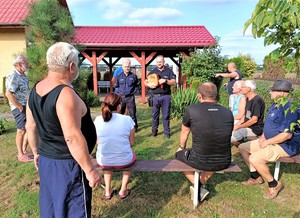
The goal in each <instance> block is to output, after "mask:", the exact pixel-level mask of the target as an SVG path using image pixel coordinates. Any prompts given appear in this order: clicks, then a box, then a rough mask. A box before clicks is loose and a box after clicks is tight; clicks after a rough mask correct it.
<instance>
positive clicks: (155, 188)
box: [0, 104, 300, 218]
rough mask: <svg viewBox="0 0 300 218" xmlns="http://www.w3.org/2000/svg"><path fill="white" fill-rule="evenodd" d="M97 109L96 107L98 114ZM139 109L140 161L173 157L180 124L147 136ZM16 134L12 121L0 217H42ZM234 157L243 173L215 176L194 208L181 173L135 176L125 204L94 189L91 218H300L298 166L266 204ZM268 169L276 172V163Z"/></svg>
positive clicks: (147, 123)
mask: <svg viewBox="0 0 300 218" xmlns="http://www.w3.org/2000/svg"><path fill="white" fill-rule="evenodd" d="M1 108H3V107H2V105H1ZM1 110H3V109H1ZM99 111H100V109H99V108H92V113H93V114H94V115H95V114H99ZM137 111H138V115H137V116H138V121H139V127H140V128H139V129H140V131H139V132H138V133H137V134H136V139H135V146H134V150H135V152H136V154H137V158H138V159H172V158H173V157H174V153H175V152H176V150H177V148H178V145H179V133H180V125H181V121H180V120H178V121H176V120H172V121H171V132H172V136H171V139H169V140H166V139H165V138H164V137H163V136H164V135H163V133H162V125H160V128H159V134H158V136H157V137H156V138H153V137H149V135H150V133H151V116H150V114H151V111H150V108H149V107H148V106H147V105H142V104H139V105H138V109H137ZM15 132H16V130H15V123H14V122H12V121H8V122H7V126H6V132H5V133H4V134H2V135H0V141H1V144H0V149H1V155H0V167H1V172H0V174H1V177H0V184H1V187H0V193H1V195H0V217H9V218H10V217H23V218H26V217H39V206H38V191H39V187H38V186H36V185H35V179H36V178H37V173H36V171H35V169H34V166H33V164H32V163H19V162H17V161H16V147H15ZM189 145H191V142H190V141H189ZM232 153H233V160H234V161H235V162H237V163H238V165H239V166H240V167H241V168H242V170H243V172H242V173H225V174H216V175H215V176H214V177H213V178H212V179H211V180H209V182H208V184H207V185H206V188H207V189H209V191H210V195H209V197H208V200H207V201H204V202H203V203H202V204H200V205H199V206H198V208H196V209H195V210H194V208H193V204H192V200H190V194H189V186H190V185H191V184H190V183H189V182H188V181H187V180H186V179H185V177H184V176H183V175H182V174H181V173H166V172H134V173H133V175H132V180H131V183H130V185H129V187H130V188H131V189H132V193H131V195H130V196H129V197H128V198H126V199H125V200H120V199H118V198H117V197H113V198H112V200H110V201H104V200H103V197H104V190H103V189H102V188H96V189H94V192H93V205H92V214H93V217H96V218H98V217H294V218H296V217H300V201H299V199H300V192H299V189H300V183H299V181H300V171H299V165H297V164H285V163H282V164H281V170H280V173H281V174H280V180H281V181H282V182H283V183H284V184H285V189H284V190H283V191H282V192H281V193H280V195H279V196H278V197H277V198H276V199H274V200H264V199H263V197H262V195H263V193H264V192H265V190H266V185H265V184H264V185H260V186H255V187H245V186H242V185H241V184H240V182H241V181H243V180H245V179H247V178H248V170H247V167H246V165H245V164H244V162H243V160H242V159H241V157H240V155H239V153H238V150H237V149H236V148H232ZM270 168H271V171H272V172H273V170H274V164H270ZM114 179H115V180H114V181H113V186H114V188H115V189H118V188H120V186H121V183H120V179H121V174H120V173H115V174H114Z"/></svg>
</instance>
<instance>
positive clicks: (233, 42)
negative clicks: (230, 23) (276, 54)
mask: <svg viewBox="0 0 300 218" xmlns="http://www.w3.org/2000/svg"><path fill="white" fill-rule="evenodd" d="M263 41H264V39H263V38H257V39H255V38H253V36H252V35H251V29H247V31H246V33H245V35H244V36H243V31H242V30H237V31H234V32H232V33H230V34H227V35H225V36H223V37H222V38H221V40H220V45H221V46H222V54H223V55H229V57H230V58H232V57H236V56H237V55H239V54H243V55H248V54H249V55H250V56H251V57H252V58H253V59H254V60H255V62H256V63H257V64H262V63H263V60H264V57H265V56H266V55H268V54H269V53H270V52H271V51H273V50H274V49H275V48H276V46H275V45H270V46H264V42H263Z"/></svg>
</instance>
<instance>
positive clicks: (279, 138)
mask: <svg viewBox="0 0 300 218" xmlns="http://www.w3.org/2000/svg"><path fill="white" fill-rule="evenodd" d="M270 89H271V98H272V99H273V100H274V103H273V104H272V105H271V107H270V109H269V112H268V115H267V117H266V121H265V125H264V129H263V134H262V136H261V137H260V138H259V139H257V140H254V141H250V142H247V143H243V144H241V145H240V146H239V149H240V152H241V155H242V156H243V159H244V160H245V162H246V164H247V165H248V167H249V169H250V178H249V179H248V180H247V181H244V182H242V183H243V184H244V185H256V184H262V183H264V181H266V182H268V190H267V192H266V193H265V194H264V195H263V197H264V198H265V199H273V198H276V196H277V195H278V193H279V192H280V191H281V190H282V189H283V184H282V183H281V182H280V181H276V180H275V179H274V177H273V176H272V175H271V173H270V170H269V167H268V166H267V162H269V161H271V162H275V161H276V160H278V159H279V158H280V157H290V156H293V155H295V154H297V152H298V150H299V147H300V144H299V141H300V128H299V125H296V126H295V127H294V128H291V126H292V125H291V124H292V123H297V122H298V121H299V119H300V110H299V108H298V110H297V111H296V112H294V113H292V112H291V111H290V110H289V108H290V102H291V100H289V101H288V103H286V104H285V105H282V104H280V103H278V102H279V101H278V100H280V99H282V98H283V97H287V96H289V92H291V91H293V88H292V84H291V83H290V82H289V81H288V80H277V81H276V82H275V83H274V85H273V86H272V87H271V88H270ZM286 112H287V113H286ZM285 113H286V115H285Z"/></svg>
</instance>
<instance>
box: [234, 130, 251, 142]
mask: <svg viewBox="0 0 300 218" xmlns="http://www.w3.org/2000/svg"><path fill="white" fill-rule="evenodd" d="M249 136H257V135H256V134H255V133H254V132H253V131H252V129H250V128H241V129H238V130H235V131H233V132H232V136H231V141H232V142H238V141H241V140H242V139H243V138H246V137H249Z"/></svg>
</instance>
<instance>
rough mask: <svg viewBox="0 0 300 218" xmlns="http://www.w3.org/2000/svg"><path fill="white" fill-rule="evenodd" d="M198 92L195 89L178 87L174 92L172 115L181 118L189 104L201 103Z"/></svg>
mask: <svg viewBox="0 0 300 218" xmlns="http://www.w3.org/2000/svg"><path fill="white" fill-rule="evenodd" d="M197 93H198V92H197V90H195V89H177V92H175V93H173V94H172V106H171V117H172V118H173V119H181V118H182V117H183V115H184V114H185V110H186V108H187V107H188V106H189V105H191V104H197V103H199V101H198V96H197Z"/></svg>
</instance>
